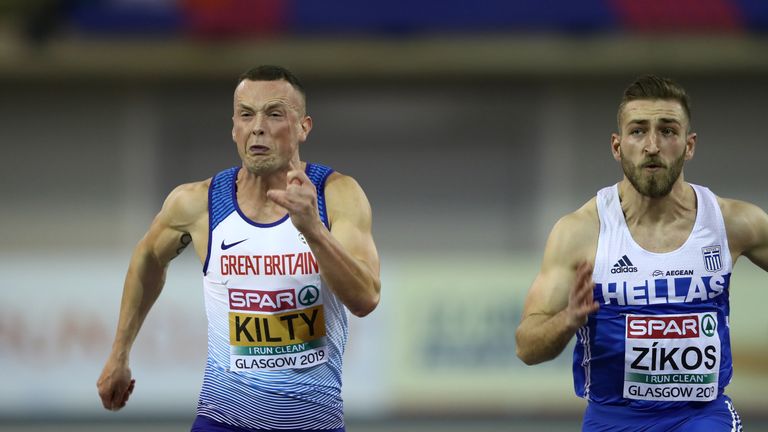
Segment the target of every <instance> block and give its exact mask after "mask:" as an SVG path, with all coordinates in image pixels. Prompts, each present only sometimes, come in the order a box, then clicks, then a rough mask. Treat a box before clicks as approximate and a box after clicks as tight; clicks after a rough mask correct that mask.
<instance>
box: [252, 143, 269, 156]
mask: <svg viewBox="0 0 768 432" xmlns="http://www.w3.org/2000/svg"><path fill="white" fill-rule="evenodd" d="M268 151H269V147H267V146H263V145H259V144H254V145H251V146H248V153H250V154H264V153H267V152H268Z"/></svg>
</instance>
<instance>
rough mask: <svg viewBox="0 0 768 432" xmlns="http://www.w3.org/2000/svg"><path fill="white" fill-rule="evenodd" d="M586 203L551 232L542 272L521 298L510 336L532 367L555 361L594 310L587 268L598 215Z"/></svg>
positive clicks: (518, 354)
mask: <svg viewBox="0 0 768 432" xmlns="http://www.w3.org/2000/svg"><path fill="white" fill-rule="evenodd" d="M590 208H591V207H590V203H588V204H587V205H585V206H584V207H582V209H580V210H579V211H578V212H576V213H573V214H571V215H568V216H566V217H564V218H563V219H561V220H560V221H559V222H558V223H557V224H556V225H555V227H554V228H553V229H552V233H551V234H550V237H549V240H548V241H547V246H546V249H545V252H544V259H543V261H542V265H541V271H540V273H539V275H538V276H537V277H536V279H535V280H534V282H533V285H532V286H531V289H530V291H529V292H528V296H527V297H526V301H525V307H524V309H523V317H522V320H521V322H520V325H519V326H518V328H517V332H516V333H515V336H516V340H517V356H518V357H519V358H520V359H521V360H522V361H523V362H525V363H526V364H529V365H532V364H537V363H541V362H544V361H547V360H551V359H553V358H555V357H557V356H558V355H559V354H560V353H561V352H562V351H563V349H564V348H565V346H566V345H567V344H568V342H569V341H570V340H571V338H572V337H573V335H574V334H575V333H576V331H577V330H578V329H579V327H581V326H583V325H584V324H586V322H587V317H588V316H589V314H591V313H594V312H596V311H597V309H598V304H597V302H595V301H594V299H593V287H594V283H593V282H592V265H591V264H590V263H591V261H592V260H594V256H595V254H594V251H595V248H596V245H597V234H598V230H599V226H598V225H597V221H596V218H597V215H596V214H592V212H591V211H589V209H590Z"/></svg>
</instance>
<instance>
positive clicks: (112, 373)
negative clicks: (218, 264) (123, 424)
mask: <svg viewBox="0 0 768 432" xmlns="http://www.w3.org/2000/svg"><path fill="white" fill-rule="evenodd" d="M195 187H197V189H200V187H199V186H197V185H196V186H194V187H192V186H191V185H185V186H180V187H179V188H176V189H175V190H174V191H173V192H171V194H170V195H169V196H168V198H167V199H166V201H165V203H164V204H163V208H162V209H161V210H160V213H158V215H157V216H156V217H155V219H154V221H153V222H152V225H151V226H150V228H149V231H147V233H146V234H145V235H144V237H143V238H142V239H141V240H140V241H139V243H138V244H137V245H136V248H135V249H134V251H133V255H132V256H131V261H130V265H129V266H128V272H127V274H126V276H125V282H124V284H123V297H122V300H121V303H120V317H119V319H118V324H117V331H116V333H115V339H114V342H113V344H112V351H111V353H110V355H109V357H108V359H107V362H106V364H105V366H104V370H103V371H102V373H101V376H100V377H99V380H98V382H97V387H98V389H99V396H100V397H101V401H102V404H103V405H104V408H107V409H110V410H118V409H120V408H122V407H123V406H125V403H126V402H127V401H128V397H129V396H130V393H131V391H132V390H133V381H132V380H131V379H130V378H131V372H130V369H129V368H128V362H129V354H130V351H131V347H132V346H133V342H134V341H135V340H136V336H137V335H138V332H139V329H140V328H141V325H142V324H143V322H144V319H145V318H146V316H147V313H149V310H150V308H151V307H152V305H153V304H154V303H155V300H157V297H158V296H159V295H160V291H161V290H162V288H163V285H164V283H165V274H166V269H167V268H168V264H169V263H170V261H171V260H172V259H173V258H175V257H176V256H178V255H179V254H180V253H181V252H182V251H183V250H184V249H185V248H186V247H187V245H189V243H190V242H191V240H192V236H191V234H190V233H189V227H190V226H191V225H192V223H191V221H194V220H196V219H199V217H200V216H201V215H199V214H192V213H191V212H190V210H192V209H194V206H190V205H189V204H188V203H187V202H186V201H187V200H190V199H194V198H198V199H199V195H200V194H199V192H198V191H197V190H195V189H194V188H195ZM203 197H204V195H203ZM205 205H206V202H205V201H204V202H203V205H202V206H199V205H198V206H197V207H202V208H205Z"/></svg>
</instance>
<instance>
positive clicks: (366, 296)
mask: <svg viewBox="0 0 768 432" xmlns="http://www.w3.org/2000/svg"><path fill="white" fill-rule="evenodd" d="M325 194H326V201H327V203H328V218H329V219H330V222H331V231H330V233H329V232H328V231H327V230H320V231H319V232H317V233H316V235H314V236H312V238H311V240H310V238H307V241H309V244H310V247H311V248H312V253H314V255H315V257H316V258H317V262H318V265H319V266H320V273H321V274H322V276H323V280H325V282H327V283H328V285H329V286H330V288H331V289H332V290H333V292H334V293H335V294H336V295H337V296H338V297H339V299H340V300H341V301H342V303H344V305H345V306H347V309H349V310H350V312H352V313H353V314H355V315H357V316H360V317H362V316H365V315H367V314H369V313H370V312H371V311H373V309H374V308H376V305H377V304H378V303H379V293H380V291H381V282H380V280H379V256H378V252H377V251H376V245H375V244H374V242H373V235H372V234H371V206H370V204H369V203H368V199H367V198H366V196H365V193H364V192H363V190H362V189H361V188H360V186H359V185H358V184H357V182H356V181H355V180H354V179H353V178H351V177H347V176H342V175H340V174H339V175H338V177H336V178H333V177H331V179H329V182H328V185H327V187H326V189H325Z"/></svg>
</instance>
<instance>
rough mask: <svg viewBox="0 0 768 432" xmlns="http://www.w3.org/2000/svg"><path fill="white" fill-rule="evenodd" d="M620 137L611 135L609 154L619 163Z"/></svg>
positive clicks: (615, 134)
mask: <svg viewBox="0 0 768 432" xmlns="http://www.w3.org/2000/svg"><path fill="white" fill-rule="evenodd" d="M620 147H621V136H620V135H619V134H617V133H612V134H611V154H613V158H614V159H616V160H617V161H621V148H620Z"/></svg>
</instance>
